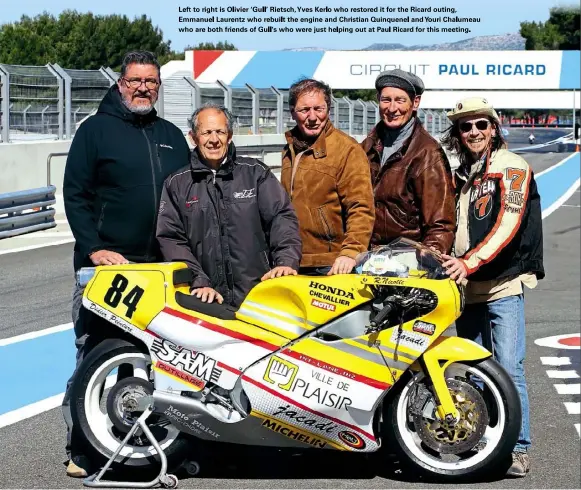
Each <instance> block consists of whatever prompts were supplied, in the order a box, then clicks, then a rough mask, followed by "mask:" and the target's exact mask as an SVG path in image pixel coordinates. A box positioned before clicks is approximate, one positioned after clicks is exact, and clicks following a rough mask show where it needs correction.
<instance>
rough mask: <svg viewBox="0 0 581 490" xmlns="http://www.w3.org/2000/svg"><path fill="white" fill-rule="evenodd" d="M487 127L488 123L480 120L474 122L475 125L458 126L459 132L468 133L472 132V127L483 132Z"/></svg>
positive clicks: (464, 123) (466, 123)
mask: <svg viewBox="0 0 581 490" xmlns="http://www.w3.org/2000/svg"><path fill="white" fill-rule="evenodd" d="M489 125H490V121H484V120H482V119H481V120H480V121H476V122H475V123H469V122H463V123H462V124H460V126H459V127H460V131H461V132H463V133H469V132H470V131H472V128H473V127H474V126H476V129H478V130H480V131H484V130H485V129H488V126H489Z"/></svg>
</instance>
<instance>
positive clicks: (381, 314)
mask: <svg viewBox="0 0 581 490" xmlns="http://www.w3.org/2000/svg"><path fill="white" fill-rule="evenodd" d="M393 306H394V305H393V303H386V305H385V306H384V307H383V309H382V310H381V311H380V312H379V313H378V314H377V316H376V317H375V318H374V319H373V320H371V321H370V322H369V324H370V325H371V327H373V328H377V326H379V325H381V324H382V323H383V321H384V320H385V319H386V318H387V315H389V313H390V312H391V311H392V310H393Z"/></svg>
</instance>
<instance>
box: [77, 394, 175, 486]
mask: <svg viewBox="0 0 581 490" xmlns="http://www.w3.org/2000/svg"><path fill="white" fill-rule="evenodd" d="M152 412H153V405H151V404H150V405H148V407H147V408H146V409H145V410H144V412H143V413H142V414H141V415H140V417H139V418H138V419H137V421H136V422H135V424H133V427H131V430H130V431H129V432H128V433H127V435H126V436H125V439H123V442H122V443H121V444H120V445H119V447H118V448H117V450H116V451H115V452H114V453H113V455H112V456H111V457H110V458H109V460H108V461H107V463H106V464H105V466H103V468H102V469H101V471H100V472H99V473H98V474H94V475H91V476H89V477H87V478H85V479H84V480H83V485H85V486H87V487H95V488H119V487H125V488H153V487H154V486H156V485H158V484H161V485H162V486H163V487H164V488H176V487H177V486H178V479H177V477H176V476H175V475H171V474H168V473H167V457H166V455H165V453H164V452H163V449H162V448H161V446H160V445H159V443H158V442H157V439H156V438H155V436H154V435H153V434H152V433H151V431H150V430H149V427H147V425H146V424H145V421H146V420H147V418H148V417H149V416H150V415H151V414H152ZM139 428H141V430H143V432H144V434H145V435H146V437H147V438H148V439H149V441H150V442H151V444H152V445H153V447H154V448H155V450H156V451H157V454H159V459H160V462H161V470H160V472H159V474H158V475H157V477H156V478H155V479H153V480H151V481H150V482H119V481H102V480H101V478H102V477H103V475H104V474H105V472H106V471H107V470H108V469H109V467H110V466H111V465H112V464H113V462H114V461H115V458H117V456H118V455H119V453H120V452H121V449H123V447H125V445H126V444H127V442H128V441H129V439H130V438H131V437H133V435H134V434H135V432H136V431H137V429H139Z"/></svg>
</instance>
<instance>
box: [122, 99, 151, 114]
mask: <svg viewBox="0 0 581 490" xmlns="http://www.w3.org/2000/svg"><path fill="white" fill-rule="evenodd" d="M121 101H122V102H123V105H124V106H125V107H127V109H129V110H130V111H131V112H133V114H137V115H139V116H145V115H146V114H149V113H150V112H151V110H152V109H153V104H152V103H151V104H150V105H149V107H145V106H134V105H133V104H132V103H131V102H130V101H128V100H125V98H124V97H121Z"/></svg>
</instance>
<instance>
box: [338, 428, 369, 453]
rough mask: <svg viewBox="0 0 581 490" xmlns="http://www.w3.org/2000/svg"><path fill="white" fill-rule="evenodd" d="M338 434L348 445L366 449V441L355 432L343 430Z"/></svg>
mask: <svg viewBox="0 0 581 490" xmlns="http://www.w3.org/2000/svg"><path fill="white" fill-rule="evenodd" d="M337 435H338V436H339V439H341V441H343V442H344V443H345V444H346V445H347V446H349V447H352V448H353V449H365V441H364V440H363V439H361V437H359V436H358V435H357V434H355V432H351V431H350V430H343V431H341V432H339V434H337Z"/></svg>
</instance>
